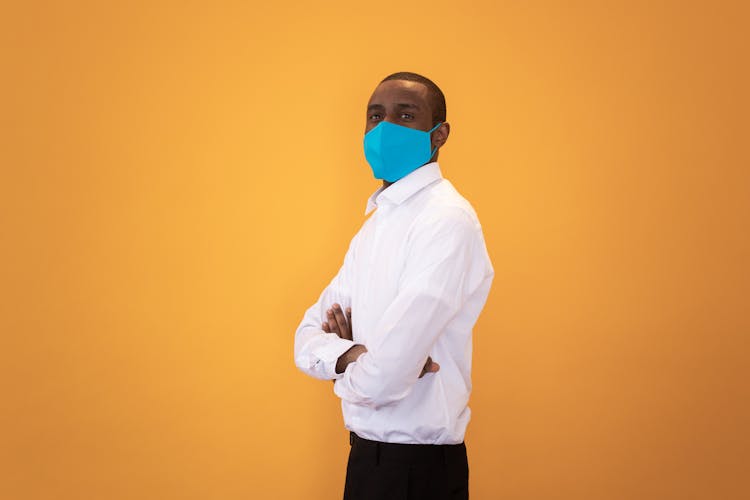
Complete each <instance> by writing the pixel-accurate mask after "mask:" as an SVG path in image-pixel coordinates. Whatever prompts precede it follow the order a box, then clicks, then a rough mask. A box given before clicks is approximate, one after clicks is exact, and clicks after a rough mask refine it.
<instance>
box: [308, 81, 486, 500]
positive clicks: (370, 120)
mask: <svg viewBox="0 0 750 500" xmlns="http://www.w3.org/2000/svg"><path fill="white" fill-rule="evenodd" d="M445 115H446V111H445V97H444V96H443V93H442V91H441V90H440V89H439V88H438V87H437V86H436V85H435V84H434V83H433V82H432V81H430V80H429V79H427V78H425V77H423V76H420V75H417V74H414V73H395V74H393V75H390V76H388V77H386V78H385V79H384V80H383V81H382V82H381V83H380V84H379V85H378V86H377V88H376V89H375V91H374V92H373V94H372V97H370V101H369V103H368V105H367V123H366V127H365V138H364V150H365V157H366V159H367V161H368V163H369V164H370V166H371V167H372V170H373V174H374V176H375V178H377V179H382V180H383V185H382V187H380V188H379V189H378V190H377V191H376V192H375V193H374V194H373V195H372V196H371V197H370V199H369V201H368V204H367V211H366V214H369V213H370V212H372V211H373V210H375V209H376V208H377V210H376V211H375V212H374V213H373V215H372V216H371V217H370V218H369V219H367V220H366V221H365V223H364V224H363V226H362V228H361V229H360V230H359V232H358V233H357V234H356V235H355V236H354V239H352V241H351V244H350V246H349V250H348V251H347V253H346V256H345V258H344V263H343V265H342V267H341V269H340V270H339V272H338V274H337V275H336V276H335V277H334V278H333V281H331V283H330V284H329V285H328V286H327V287H326V288H325V290H323V293H322V294H321V296H320V298H319V299H318V302H317V303H316V304H315V305H313V306H312V307H310V309H308V310H307V312H306V313H305V316H304V319H303V320H302V322H301V324H300V325H299V328H298V329H297V332H296V335H295V345H294V355H295V363H296V364H297V366H298V367H299V368H300V369H301V370H302V371H303V372H305V373H307V374H309V375H311V376H313V377H316V378H320V379H332V380H334V381H335V383H334V392H335V394H336V395H337V396H338V397H340V398H341V407H342V411H343V414H344V422H345V425H346V428H347V429H349V431H350V444H351V450H350V455H349V463H348V467H347V474H346V485H345V487H344V498H345V500H355V499H356V500H360V499H384V500H386V499H387V500H390V499H395V498H399V499H401V498H409V499H423V498H429V499H431V500H436V499H443V498H445V499H448V498H450V499H465V498H468V463H467V459H466V447H465V445H464V443H463V440H464V433H465V431H466V425H467V424H468V422H469V417H470V410H469V407H468V406H467V403H468V400H469V393H470V391H471V349H472V340H471V332H472V328H473V326H474V324H475V323H476V320H477V317H478V316H479V313H480V311H481V310H482V307H483V306H484V303H485V301H486V299H487V294H488V293H489V289H490V284H491V282H492V277H493V275H494V272H493V269H492V265H491V263H490V259H489V257H488V255H487V250H486V248H485V244H484V238H483V235H482V229H481V226H480V225H479V221H478V219H477V216H476V214H475V212H474V210H473V208H472V207H471V205H470V204H469V202H467V201H466V200H465V199H464V198H463V197H462V196H461V195H460V194H459V193H458V192H457V191H456V190H455V188H454V187H453V185H452V184H451V183H450V182H449V181H448V180H446V179H444V178H443V177H442V175H441V171H440V167H439V166H438V163H437V157H438V153H439V151H440V148H441V147H442V146H443V145H444V144H445V142H446V141H447V139H448V134H449V132H450V126H449V125H448V123H446V121H445Z"/></svg>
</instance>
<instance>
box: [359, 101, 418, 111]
mask: <svg viewBox="0 0 750 500" xmlns="http://www.w3.org/2000/svg"><path fill="white" fill-rule="evenodd" d="M396 107H397V108H399V109H417V110H419V109H421V108H420V107H419V105H418V104H414V103H411V102H399V103H396ZM376 109H385V106H383V105H382V104H370V105H369V106H367V111H373V110H376Z"/></svg>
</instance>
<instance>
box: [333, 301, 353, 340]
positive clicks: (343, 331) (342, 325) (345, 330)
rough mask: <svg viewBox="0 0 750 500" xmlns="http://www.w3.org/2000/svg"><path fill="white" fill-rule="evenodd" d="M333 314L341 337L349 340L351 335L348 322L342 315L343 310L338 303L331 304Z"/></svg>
mask: <svg viewBox="0 0 750 500" xmlns="http://www.w3.org/2000/svg"><path fill="white" fill-rule="evenodd" d="M333 315H334V316H335V317H336V322H337V323H338V327H339V332H340V336H341V338H343V339H348V340H351V339H352V336H351V333H350V332H349V324H348V323H347V321H346V318H345V317H344V311H342V310H341V306H340V305H338V304H333Z"/></svg>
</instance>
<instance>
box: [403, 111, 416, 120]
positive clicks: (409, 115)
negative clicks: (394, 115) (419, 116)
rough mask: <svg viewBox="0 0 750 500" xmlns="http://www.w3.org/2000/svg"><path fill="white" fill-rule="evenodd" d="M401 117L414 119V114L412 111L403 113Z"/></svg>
mask: <svg viewBox="0 0 750 500" xmlns="http://www.w3.org/2000/svg"><path fill="white" fill-rule="evenodd" d="M401 119H402V120H413V119H414V115H412V114H410V113H401Z"/></svg>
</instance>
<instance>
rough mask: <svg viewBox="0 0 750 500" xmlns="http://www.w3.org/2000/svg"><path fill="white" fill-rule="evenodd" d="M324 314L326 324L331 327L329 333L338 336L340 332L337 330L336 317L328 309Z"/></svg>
mask: <svg viewBox="0 0 750 500" xmlns="http://www.w3.org/2000/svg"><path fill="white" fill-rule="evenodd" d="M326 314H327V315H328V326H329V327H331V332H330V333H335V334H336V335H338V336H339V337H340V336H341V332H339V326H338V324H337V323H336V317H335V316H334V315H333V311H332V310H331V309H329V310H328V311H327V313H326Z"/></svg>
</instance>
